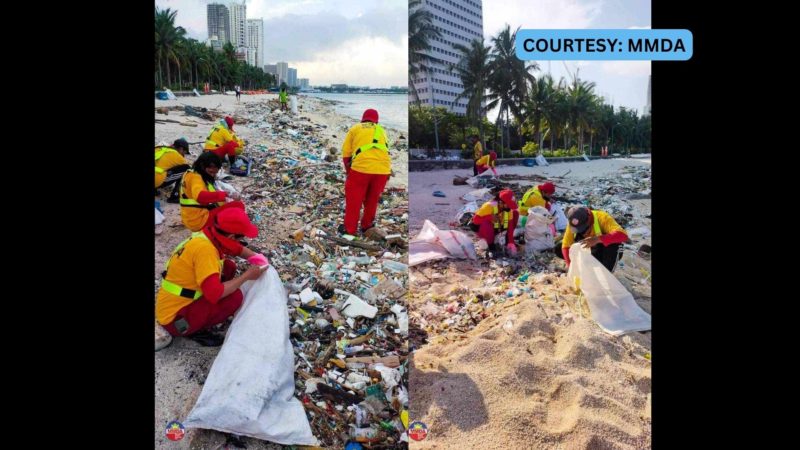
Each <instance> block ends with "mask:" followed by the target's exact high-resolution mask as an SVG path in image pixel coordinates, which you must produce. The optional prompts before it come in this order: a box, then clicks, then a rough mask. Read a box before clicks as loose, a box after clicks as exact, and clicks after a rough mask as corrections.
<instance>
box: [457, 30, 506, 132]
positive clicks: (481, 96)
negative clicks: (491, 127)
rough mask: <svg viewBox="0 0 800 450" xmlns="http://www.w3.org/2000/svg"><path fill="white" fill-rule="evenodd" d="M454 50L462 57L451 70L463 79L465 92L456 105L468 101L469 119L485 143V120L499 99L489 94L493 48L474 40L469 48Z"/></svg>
mask: <svg viewBox="0 0 800 450" xmlns="http://www.w3.org/2000/svg"><path fill="white" fill-rule="evenodd" d="M453 48H454V49H455V50H456V51H458V52H459V53H460V54H461V55H460V58H459V62H458V64H451V65H450V70H451V71H452V72H455V73H456V75H457V76H458V77H459V78H460V79H461V84H462V85H463V86H464V90H463V91H462V92H461V94H459V95H458V96H457V97H456V98H455V100H454V103H457V102H458V101H459V100H460V99H462V98H466V99H467V114H466V115H467V119H468V120H469V121H470V123H471V124H472V125H474V126H476V127H478V128H479V130H480V131H479V132H480V135H481V140H482V141H483V119H484V117H486V111H488V110H490V109H492V108H494V107H495V106H497V103H498V101H497V99H490V98H489V96H488V93H487V89H488V87H489V86H488V80H489V75H490V74H491V67H490V61H491V59H490V53H491V48H490V47H487V46H485V45H484V43H483V38H481V39H473V40H472V42H470V45H469V47H467V46H465V45H462V44H456V45H455V46H453Z"/></svg>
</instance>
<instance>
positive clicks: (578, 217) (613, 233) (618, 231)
mask: <svg viewBox="0 0 800 450" xmlns="http://www.w3.org/2000/svg"><path fill="white" fill-rule="evenodd" d="M627 240H628V234H627V233H626V232H625V230H624V229H623V228H622V227H621V226H620V225H619V224H618V223H617V221H616V220H614V218H613V217H611V215H610V214H608V213H607V212H605V211H600V210H596V209H589V208H587V207H585V206H576V207H573V208H570V210H569V211H568V212H567V229H566V230H564V240H563V241H562V242H561V245H560V247H561V248H560V249H558V250H561V251H560V252H558V251H556V252H555V253H556V256H559V257H562V258H564V260H565V261H566V262H567V267H569V264H570V260H569V248H570V247H571V246H572V244H574V243H575V242H578V243H580V244H581V245H583V246H584V247H590V248H591V249H592V256H594V257H595V258H596V259H597V260H598V261H600V262H601V263H602V264H603V266H605V268H606V269H608V270H609V272H613V271H614V267H615V266H616V264H617V261H618V260H619V258H620V257H621V256H622V244H623V243H624V242H626V241H627ZM557 247H558V244H557ZM554 250H557V249H554ZM559 253H560V254H559Z"/></svg>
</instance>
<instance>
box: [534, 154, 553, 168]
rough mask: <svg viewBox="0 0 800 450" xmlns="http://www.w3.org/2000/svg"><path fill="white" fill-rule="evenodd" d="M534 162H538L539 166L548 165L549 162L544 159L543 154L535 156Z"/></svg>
mask: <svg viewBox="0 0 800 450" xmlns="http://www.w3.org/2000/svg"><path fill="white" fill-rule="evenodd" d="M536 164H538V165H540V166H549V165H550V163H549V162H547V160H546V159H544V156H543V155H539V156H537V157H536Z"/></svg>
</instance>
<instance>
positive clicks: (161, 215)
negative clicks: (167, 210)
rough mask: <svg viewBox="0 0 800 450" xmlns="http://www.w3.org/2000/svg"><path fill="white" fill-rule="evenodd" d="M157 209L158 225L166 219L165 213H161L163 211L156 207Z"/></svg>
mask: <svg viewBox="0 0 800 450" xmlns="http://www.w3.org/2000/svg"><path fill="white" fill-rule="evenodd" d="M155 210H156V225H158V224H160V223H161V222H163V221H164V215H163V214H161V211H159V210H158V208H155Z"/></svg>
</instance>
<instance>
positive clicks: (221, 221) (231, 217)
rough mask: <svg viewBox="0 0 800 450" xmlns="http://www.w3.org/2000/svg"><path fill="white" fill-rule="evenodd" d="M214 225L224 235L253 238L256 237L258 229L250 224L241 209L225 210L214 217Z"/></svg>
mask: <svg viewBox="0 0 800 450" xmlns="http://www.w3.org/2000/svg"><path fill="white" fill-rule="evenodd" d="M215 225H216V226H217V228H219V229H220V230H222V231H224V232H226V233H232V234H243V235H245V236H247V237H250V238H253V237H256V236H258V228H257V227H256V226H255V225H253V224H252V223H251V222H250V219H249V218H248V217H247V213H246V212H244V209H241V208H227V209H225V210H224V211H220V212H219V213H218V214H217V215H216V217H215Z"/></svg>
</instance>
